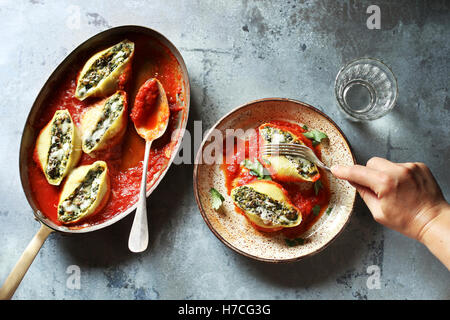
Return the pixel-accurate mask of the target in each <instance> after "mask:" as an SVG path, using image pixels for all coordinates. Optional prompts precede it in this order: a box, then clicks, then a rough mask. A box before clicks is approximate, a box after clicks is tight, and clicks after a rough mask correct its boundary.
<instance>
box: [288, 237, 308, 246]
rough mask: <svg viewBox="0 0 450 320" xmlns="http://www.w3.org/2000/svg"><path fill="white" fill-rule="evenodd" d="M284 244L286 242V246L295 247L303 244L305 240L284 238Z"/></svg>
mask: <svg viewBox="0 0 450 320" xmlns="http://www.w3.org/2000/svg"><path fill="white" fill-rule="evenodd" d="M284 242H286V244H287V245H288V246H289V247H295V246H298V245H302V244H304V243H305V239H303V238H295V239H287V238H286V239H284Z"/></svg>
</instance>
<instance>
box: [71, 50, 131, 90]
mask: <svg viewBox="0 0 450 320" xmlns="http://www.w3.org/2000/svg"><path fill="white" fill-rule="evenodd" d="M132 51H133V45H132V43H130V42H120V43H118V44H116V45H115V46H113V47H112V48H111V49H110V50H108V51H107V52H105V53H104V54H103V55H102V56H100V57H99V58H98V59H97V60H95V62H94V63H93V64H92V65H91V67H90V68H89V69H88V71H87V72H86V73H85V74H84V75H83V79H82V80H81V82H80V89H79V91H81V92H82V93H86V92H87V91H89V89H91V88H92V87H95V86H96V85H98V83H99V82H100V81H101V80H103V79H104V78H106V77H107V76H109V75H110V74H111V73H112V72H113V71H114V70H115V69H116V68H117V67H119V66H120V65H121V64H122V63H123V62H124V61H125V60H126V59H127V58H128V57H129V56H130V55H131V53H132Z"/></svg>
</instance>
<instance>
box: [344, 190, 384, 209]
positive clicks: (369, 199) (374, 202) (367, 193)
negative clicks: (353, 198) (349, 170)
mask: <svg viewBox="0 0 450 320" xmlns="http://www.w3.org/2000/svg"><path fill="white" fill-rule="evenodd" d="M350 184H351V185H352V186H354V187H355V188H356V191H358V193H359V195H360V196H361V198H362V199H363V201H364V202H365V203H366V205H367V207H368V208H369V210H370V211H371V212H372V214H373V212H375V211H378V208H379V207H380V204H379V203H380V200H379V199H378V197H377V195H376V194H375V193H374V192H373V191H372V190H370V189H369V188H367V187H364V186H362V185H359V184H357V183H350Z"/></svg>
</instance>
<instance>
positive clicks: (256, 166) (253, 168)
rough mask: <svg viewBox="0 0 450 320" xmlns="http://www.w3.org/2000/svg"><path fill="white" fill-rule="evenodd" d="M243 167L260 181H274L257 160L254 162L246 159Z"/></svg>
mask: <svg viewBox="0 0 450 320" xmlns="http://www.w3.org/2000/svg"><path fill="white" fill-rule="evenodd" d="M242 165H243V166H244V167H246V168H247V169H248V170H250V174H251V175H252V176H256V177H258V179H264V180H272V178H271V177H270V175H269V174H266V172H265V170H264V167H263V165H262V164H261V163H260V162H259V161H258V160H257V159H255V160H254V162H252V161H250V160H248V159H245V160H244V161H242Z"/></svg>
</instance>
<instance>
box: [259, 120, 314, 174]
mask: <svg viewBox="0 0 450 320" xmlns="http://www.w3.org/2000/svg"><path fill="white" fill-rule="evenodd" d="M260 134H261V136H262V138H263V140H264V142H266V143H274V144H279V143H293V144H303V142H302V141H301V140H300V139H298V138H297V137H296V136H295V135H293V134H292V133H291V132H289V131H285V130H281V129H278V128H275V127H271V126H265V127H263V128H261V129H260ZM282 157H284V158H286V159H287V160H288V161H289V162H290V163H291V164H292V165H293V166H294V167H295V169H296V171H297V173H298V174H299V175H300V176H301V177H303V178H307V179H309V178H311V177H312V176H315V175H316V174H318V173H319V170H318V169H317V166H316V165H315V164H314V163H312V162H311V161H308V160H306V159H304V158H301V157H296V156H288V155H283V156H282ZM269 159H270V158H269Z"/></svg>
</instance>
